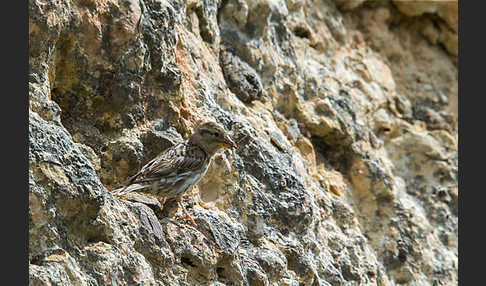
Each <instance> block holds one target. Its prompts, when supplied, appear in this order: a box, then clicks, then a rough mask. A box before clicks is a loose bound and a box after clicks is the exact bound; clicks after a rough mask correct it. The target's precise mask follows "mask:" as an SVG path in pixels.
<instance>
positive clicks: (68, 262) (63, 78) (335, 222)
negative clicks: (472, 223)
mask: <svg viewBox="0 0 486 286" xmlns="http://www.w3.org/2000/svg"><path fill="white" fill-rule="evenodd" d="M413 4H416V3H415V2H413V3H411V2H410V3H408V2H406V1H361V0H359V1H317V2H316V1H314V2H312V3H311V2H309V1H300V0H287V1H284V0H275V1H267V0H257V1H246V0H230V1H219V0H215V1H182V0H176V1H166V0H158V1H151V0H150V1H149V0H141V1H134V0H120V1H71V2H69V1H67V2H66V1H60V2H59V1H58V2H52V3H48V4H46V3H44V2H42V1H33V0H31V1H29V47H30V50H29V98H30V102H29V213H28V219H29V280H30V284H32V285H181V286H182V285H268V286H270V285H296V286H297V285H405V284H406V285H436V284H438V285H439V284H442V285H454V284H457V279H458V272H457V270H458V195H459V194H458V192H459V189H458V184H457V180H458V152H457V140H458V126H457V96H458V88H457V87H458V84H457V49H456V47H457V2H447V3H445V2H444V3H443V2H441V1H421V4H420V5H413ZM454 5H455V6H454ZM444 47H445V48H444ZM205 120H215V121H218V122H219V123H221V124H222V125H223V126H224V127H225V128H226V129H227V130H228V131H230V133H231V134H232V136H233V139H234V140H235V142H237V144H238V146H239V148H238V149H235V150H224V151H221V152H219V153H218V154H217V155H216V156H215V157H214V158H213V160H212V162H211V165H210V167H209V169H208V172H207V174H206V176H205V177H204V178H203V179H202V180H201V181H200V182H199V184H198V185H197V187H195V188H193V189H192V190H190V191H188V192H187V198H186V200H185V202H184V203H185V205H186V208H187V209H188V211H189V212H190V213H191V215H192V216H193V217H194V218H195V220H196V222H197V224H198V226H197V227H196V228H195V227H193V226H192V225H191V224H188V223H187V222H186V221H185V220H184V219H183V217H184V214H183V213H182V210H181V209H180V208H179V207H178V205H177V203H176V202H175V201H174V200H166V201H158V200H156V199H154V198H151V197H147V196H142V195H134V196H133V197H130V198H127V199H126V200H121V199H119V198H116V197H114V196H113V195H112V193H111V192H110V190H111V189H114V188H116V187H118V186H120V185H121V184H123V183H124V182H125V180H126V179H127V178H128V177H129V176H130V175H133V174H134V173H135V172H137V171H138V169H139V168H140V167H141V166H143V164H145V163H147V162H148V161H149V160H150V159H152V158H153V157H154V156H156V155H157V154H158V153H159V152H161V151H163V150H164V149H165V148H168V147H169V146H172V145H173V144H176V143H177V142H180V141H181V140H184V139H185V138H187V137H188V136H189V135H190V134H191V133H192V132H193V131H194V130H195V128H196V127H197V125H198V124H200V123H201V122H202V121H205Z"/></svg>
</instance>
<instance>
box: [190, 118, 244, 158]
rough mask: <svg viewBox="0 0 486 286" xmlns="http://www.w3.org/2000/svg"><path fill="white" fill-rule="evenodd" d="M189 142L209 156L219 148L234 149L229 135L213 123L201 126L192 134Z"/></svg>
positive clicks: (234, 146)
mask: <svg viewBox="0 0 486 286" xmlns="http://www.w3.org/2000/svg"><path fill="white" fill-rule="evenodd" d="M189 142H191V143H193V144H196V145H198V146H200V147H202V148H203V149H204V150H205V151H206V152H208V153H209V154H210V155H211V156H212V155H213V154H214V153H216V152H217V151H218V150H219V149H221V148H236V144H235V143H234V142H233V140H231V137H230V136H229V134H228V133H227V132H226V131H225V130H224V128H223V127H222V126H221V125H219V124H217V123H215V122H206V123H203V124H201V125H200V126H199V127H198V128H197V129H196V131H195V132H194V134H192V136H191V138H190V139H189Z"/></svg>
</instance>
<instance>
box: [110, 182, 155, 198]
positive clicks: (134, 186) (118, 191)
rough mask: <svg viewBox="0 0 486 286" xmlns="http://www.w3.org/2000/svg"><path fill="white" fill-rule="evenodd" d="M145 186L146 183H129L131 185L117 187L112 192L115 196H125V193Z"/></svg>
mask: <svg viewBox="0 0 486 286" xmlns="http://www.w3.org/2000/svg"><path fill="white" fill-rule="evenodd" d="M146 187H147V185H145V184H131V185H128V186H125V187H121V188H118V189H116V190H114V191H113V192H112V193H113V194H114V195H115V196H117V197H121V196H125V195H127V194H129V193H131V192H133V191H137V190H140V189H144V188H146Z"/></svg>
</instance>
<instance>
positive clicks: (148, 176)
mask: <svg viewBox="0 0 486 286" xmlns="http://www.w3.org/2000/svg"><path fill="white" fill-rule="evenodd" d="M206 159H207V155H206V153H205V152H204V151H203V150H202V149H201V148H200V147H198V146H195V145H189V144H187V142H183V143H179V144H177V145H175V146H172V147H170V148H169V149H166V150H165V151H163V152H162V153H161V154H159V155H158V156H157V157H155V158H154V159H153V160H152V161H150V162H148V163H147V164H146V165H145V166H143V167H142V169H141V170H140V172H138V173H137V174H135V176H133V177H131V178H130V179H129V181H128V183H127V185H131V184H136V183H147V182H152V181H155V180H160V179H161V178H170V177H174V176H178V175H180V174H182V173H185V172H188V171H192V170H195V169H198V168H201V167H202V165H203V164H204V162H205V161H206Z"/></svg>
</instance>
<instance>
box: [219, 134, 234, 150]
mask: <svg viewBox="0 0 486 286" xmlns="http://www.w3.org/2000/svg"><path fill="white" fill-rule="evenodd" d="M221 145H223V147H224V148H226V149H228V148H236V147H237V146H236V144H235V142H233V140H231V138H230V137H229V136H228V135H226V136H224V142H223V143H222V144H221Z"/></svg>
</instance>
